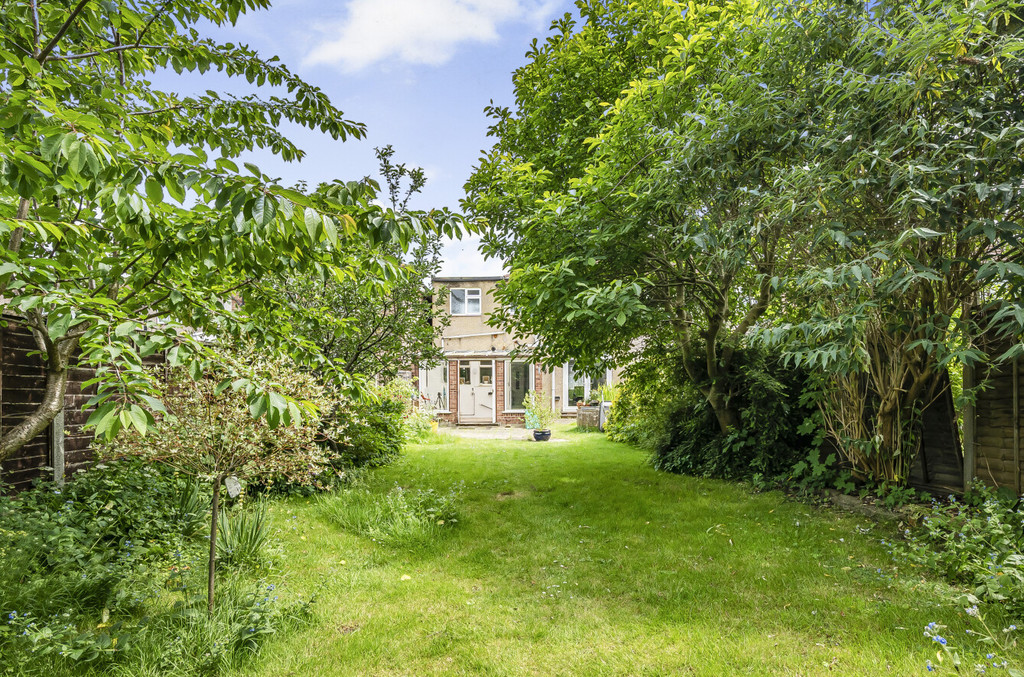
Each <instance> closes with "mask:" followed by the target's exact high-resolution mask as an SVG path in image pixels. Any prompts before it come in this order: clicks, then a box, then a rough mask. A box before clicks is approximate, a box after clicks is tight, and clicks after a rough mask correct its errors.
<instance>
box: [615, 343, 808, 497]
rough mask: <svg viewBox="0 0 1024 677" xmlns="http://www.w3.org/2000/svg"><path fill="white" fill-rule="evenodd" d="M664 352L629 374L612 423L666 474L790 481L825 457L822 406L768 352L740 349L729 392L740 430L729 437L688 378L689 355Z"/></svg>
mask: <svg viewBox="0 0 1024 677" xmlns="http://www.w3.org/2000/svg"><path fill="white" fill-rule="evenodd" d="M660 348H662V346H659V349H656V350H651V351H650V352H648V354H647V357H646V359H643V360H640V361H638V362H637V363H635V364H634V365H633V366H631V367H630V368H629V369H628V370H627V373H626V380H625V382H624V384H623V386H622V387H621V389H620V395H619V397H618V400H617V402H616V404H615V406H614V407H613V408H612V414H611V420H610V422H609V425H608V432H609V435H610V436H611V438H612V439H614V440H617V441H621V442H628V443H630V444H634V445H637V446H639V447H641V448H643V449H646V450H648V451H650V452H651V461H652V463H653V464H654V466H655V467H656V468H658V469H660V470H666V471H669V472H680V473H686V474H689V475H695V476H697V477H719V478H726V479H739V478H751V477H753V476H755V475H756V476H760V477H762V478H767V479H774V478H777V477H779V476H784V477H785V476H789V475H790V474H791V473H792V471H793V468H794V466H795V465H796V464H797V463H799V462H801V461H803V460H804V459H805V458H806V457H807V456H808V455H815V456H816V455H817V454H818V453H819V450H820V443H821V439H820V435H816V432H817V430H818V426H817V425H816V415H817V409H816V406H815V402H814V399H813V393H812V390H811V385H810V384H809V383H808V381H807V377H806V376H805V375H804V374H803V373H802V372H800V371H799V370H793V369H790V368H787V367H786V366H784V365H783V364H782V363H781V362H780V361H779V360H778V359H776V358H770V357H769V356H768V355H767V354H766V353H765V352H764V351H762V350H754V349H749V350H745V351H740V352H739V353H738V354H737V357H736V358H735V361H734V375H733V378H732V379H731V381H730V383H731V386H730V387H731V390H730V391H729V392H728V393H727V397H728V398H729V399H730V406H731V407H733V408H735V409H736V411H737V412H738V414H739V425H738V426H737V427H735V428H731V429H730V430H729V431H728V432H724V433H723V432H722V430H721V428H720V427H719V425H718V421H717V419H716V417H715V414H714V411H712V409H711V407H710V405H709V404H708V402H707V399H706V398H705V397H704V396H703V394H702V393H701V392H700V389H699V387H697V386H696V385H694V384H692V383H691V382H690V381H689V379H688V377H687V373H688V370H687V369H686V368H685V367H684V366H683V364H681V362H682V360H684V359H686V358H685V357H682V356H673V355H671V354H668V353H667V352H665V351H662V350H660ZM655 353H657V354H655Z"/></svg>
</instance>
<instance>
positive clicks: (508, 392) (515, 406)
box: [505, 361, 533, 411]
mask: <svg viewBox="0 0 1024 677" xmlns="http://www.w3.org/2000/svg"><path fill="white" fill-rule="evenodd" d="M506 364H507V366H508V373H507V374H506V375H505V410H506V411H510V410H511V411H514V410H522V409H524V408H525V407H524V405H523V398H525V397H526V393H528V392H529V391H531V390H533V363H531V362H519V361H512V362H507V363H506Z"/></svg>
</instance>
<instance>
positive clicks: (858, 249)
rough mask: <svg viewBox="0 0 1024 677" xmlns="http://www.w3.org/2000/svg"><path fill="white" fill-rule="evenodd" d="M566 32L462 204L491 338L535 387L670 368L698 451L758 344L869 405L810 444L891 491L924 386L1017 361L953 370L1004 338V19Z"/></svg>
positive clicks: (815, 19)
mask: <svg viewBox="0 0 1024 677" xmlns="http://www.w3.org/2000/svg"><path fill="white" fill-rule="evenodd" d="M578 7H579V9H580V13H581V16H583V17H584V18H585V19H587V23H586V24H585V25H583V26H582V27H580V28H578V29H576V28H575V26H569V27H568V28H566V26H567V24H566V23H564V22H562V23H556V25H555V27H554V35H553V36H552V37H551V38H550V39H549V40H548V41H547V42H546V43H545V44H544V46H543V47H542V48H539V49H538V50H536V51H535V52H534V53H532V54H531V60H530V62H529V63H528V64H527V65H525V66H524V67H522V68H521V69H520V70H518V71H517V72H516V73H515V75H514V79H515V82H516V103H515V106H514V107H513V109H511V110H501V111H498V113H497V114H496V121H495V124H494V126H493V127H492V133H493V134H494V135H495V136H496V137H497V140H496V143H495V146H494V148H493V149H492V150H491V151H490V152H488V153H487V154H486V155H485V156H484V157H483V158H482V159H481V161H480V165H479V167H478V168H477V170H476V171H475V173H474V175H473V176H472V177H471V179H470V181H469V183H468V184H467V192H468V200H467V207H468V208H469V209H471V210H472V211H473V212H474V213H475V214H477V215H478V216H481V217H483V218H485V219H487V221H488V222H489V224H490V225H491V227H492V229H491V231H490V232H489V234H488V235H487V238H486V241H487V245H488V247H489V251H490V252H491V253H492V254H493V255H496V256H499V257H501V258H502V259H503V260H504V262H505V263H506V265H507V266H508V267H509V268H510V269H511V271H512V272H511V276H510V279H509V281H508V283H507V284H506V285H504V287H503V288H502V289H501V290H500V291H499V295H500V296H501V297H502V299H503V300H504V301H505V305H506V307H511V308H515V310H516V312H515V313H514V314H506V315H503V316H500V317H499V318H498V319H499V321H500V322H503V323H505V324H507V325H510V326H516V327H517V328H518V329H520V330H521V331H523V332H525V333H533V334H537V335H539V336H540V337H541V345H540V349H541V350H542V351H543V353H544V355H545V357H546V358H547V359H548V360H549V361H551V362H561V361H564V360H566V359H570V358H575V359H576V360H577V361H578V362H580V363H581V364H584V365H587V364H596V363H597V362H599V361H600V360H601V359H604V358H611V359H613V360H616V361H625V360H627V359H629V357H630V355H631V354H633V351H634V350H635V349H636V347H637V346H646V347H647V348H650V346H652V345H657V346H661V347H662V348H663V349H664V350H666V351H673V352H678V353H679V354H680V355H681V357H682V363H683V364H684V365H685V366H686V370H687V373H688V374H689V377H690V379H691V380H692V382H693V383H694V384H696V385H697V386H698V387H699V388H700V389H701V391H702V393H703V394H704V395H705V397H706V398H707V400H708V404H709V406H710V407H711V408H712V409H713V410H714V412H715V414H716V416H717V418H718V421H719V424H720V426H721V428H722V430H723V431H725V430H728V429H729V428H731V427H734V426H736V425H737V424H738V423H739V421H738V419H737V417H736V412H735V411H734V410H733V407H731V406H730V401H731V400H733V399H734V398H733V395H734V394H735V393H734V392H733V387H734V384H733V383H732V382H731V379H730V374H731V369H732V366H733V365H732V360H733V357H734V355H735V354H736V350H737V348H738V347H740V346H741V345H742V343H743V342H744V341H752V340H759V339H765V340H769V341H771V342H772V343H774V344H776V345H780V346H783V347H784V348H785V349H786V350H787V351H789V353H790V355H791V356H792V358H793V359H794V360H795V361H797V360H798V361H799V362H800V363H801V364H809V365H810V366H811V367H813V368H815V369H820V370H822V371H823V372H826V373H828V374H829V375H831V376H833V377H835V378H849V382H848V383H847V384H846V385H847V386H850V387H851V388H854V389H855V390H856V388H862V387H864V384H868V386H867V387H865V388H864V389H862V390H857V391H856V394H855V396H853V397H852V398H850V402H849V403H847V404H843V403H840V402H836V401H833V402H826V404H825V405H824V406H825V409H826V411H827V412H831V413H832V414H835V415H836V416H834V417H833V418H832V419H831V420H832V423H831V425H830V431H831V432H832V433H833V437H834V438H835V439H836V441H837V443H838V444H840V446H841V448H843V449H844V450H845V451H846V452H847V454H848V458H850V459H851V460H852V459H854V457H856V456H857V455H858V454H866V455H868V456H871V457H872V458H873V459H884V460H883V461H882V462H880V463H875V462H874V461H872V462H871V463H866V464H862V465H860V466H858V468H859V469H860V470H861V471H863V472H864V473H865V474H869V475H874V476H876V477H877V478H879V479H882V480H884V481H894V480H898V479H899V478H901V477H903V476H905V473H906V470H907V469H908V467H909V460H911V459H912V458H913V454H912V453H910V449H911V448H912V447H908V445H912V437H913V434H914V430H915V428H914V425H915V423H914V418H915V416H916V413H915V412H918V411H919V410H920V407H921V406H922V403H926V402H927V401H928V399H929V395H930V394H931V393H933V391H934V384H935V379H934V376H935V374H936V373H937V372H938V371H939V370H941V369H945V368H947V367H948V366H949V365H951V364H954V363H959V362H964V363H970V362H972V361H978V360H982V359H1001V358H1007V357H1009V356H1012V355H1013V354H1015V353H1016V352H1019V351H1020V349H1021V346H1020V343H1019V341H1018V342H1017V343H1016V346H1015V347H1014V348H1013V350H1012V351H1011V352H1010V353H1006V354H1004V355H986V354H984V352H983V351H981V350H979V349H978V346H977V337H978V336H979V335H980V334H981V333H983V332H985V331H993V330H994V331H1002V332H1005V333H1008V334H1010V335H1013V334H1014V333H1015V332H1016V333H1019V332H1020V330H1021V327H1022V326H1024V309H1022V307H1021V305H1020V293H1019V290H1020V283H1021V281H1022V279H1024V268H1021V265H1020V260H1021V241H1020V233H1021V230H1022V229H1021V211H1020V210H1021V206H1020V192H1021V189H1022V181H1021V176H1022V175H1024V171H1022V170H1024V168H1022V166H1021V154H1020V153H1019V148H1020V145H1021V144H1022V143H1024V141H1022V140H1024V118H1022V114H1021V110H1024V108H1022V106H1021V99H1020V97H1021V94H1020V90H1019V82H1020V81H1021V74H1022V73H1021V60H1020V58H1019V54H1020V50H1021V49H1022V48H1024V40H1022V35H1021V21H1020V10H1021V5H1020V3H1019V2H1016V1H1014V0H999V1H996V2H988V3H966V4H964V3H947V2H938V1H933V0H922V1H919V2H913V3H873V4H871V5H868V6H862V5H858V4H856V3H848V2H840V1H835V2H832V1H829V0H821V1H818V0H809V1H807V2H799V3H769V4H765V3H754V2H747V1H744V0H734V1H732V2H724V3H716V4H713V5H712V4H702V3H685V4H684V3H674V2H664V3H658V2H651V3H634V4H629V5H623V4H619V3H616V2H607V3H596V2H586V3H579V4H578ZM610 17H611V18H612V19H610ZM609 25H614V26H634V27H635V28H633V29H631V30H623V31H616V30H609V28H608V27H609ZM591 44H596V45H600V46H601V48H600V49H597V50H596V52H597V53H599V54H600V56H601V58H600V59H598V60H595V61H594V62H593V63H588V62H587V61H586V59H585V58H581V54H584V53H587V52H588V51H589V50H588V48H587V47H586V46H587V45H591ZM601 49H603V50H604V51H601ZM603 63H607V64H609V65H608V66H607V67H602V64H603ZM592 95H593V96H595V97H597V99H596V100H595V99H593V98H591V96H592ZM553 111H556V112H557V114H558V115H560V117H559V118H558V121H557V122H550V121H547V120H546V118H547V117H548V116H549V115H551V114H552V112H553ZM493 112H494V111H492V113H493ZM538 129H541V130H547V131H548V132H549V133H550V134H557V135H559V136H560V140H559V141H558V142H557V143H556V142H555V141H553V139H552V138H545V137H544V136H543V135H539V134H535V133H533V130H538ZM856 384H860V385H856ZM833 385H834V386H835V387H833V388H832V389H831V390H832V391H833V392H838V391H840V390H841V388H839V387H838V384H833ZM837 412H842V413H837ZM855 466H856V462H855Z"/></svg>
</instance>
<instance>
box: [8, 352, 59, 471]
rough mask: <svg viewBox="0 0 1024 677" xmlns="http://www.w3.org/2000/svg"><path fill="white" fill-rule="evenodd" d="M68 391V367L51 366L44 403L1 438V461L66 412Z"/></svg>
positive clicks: (47, 375) (48, 372)
mask: <svg viewBox="0 0 1024 677" xmlns="http://www.w3.org/2000/svg"><path fill="white" fill-rule="evenodd" d="M67 389H68V369H67V365H66V364H61V365H50V366H49V368H48V369H47V370H46V391H45V392H44V394H43V401H42V403H40V405H39V406H38V407H36V410H35V411H33V412H32V413H31V414H29V415H28V416H27V417H25V419H24V420H23V421H22V422H21V423H19V424H18V425H16V426H14V427H13V428H11V429H10V430H8V431H7V433H5V434H4V435H3V436H2V437H0V461H3V460H6V459H8V458H10V457H11V456H12V455H14V454H15V453H16V452H17V451H18V450H19V449H21V448H22V447H23V446H25V445H26V444H27V443H28V442H29V441H30V440H32V438H34V437H35V436H36V435H38V434H39V433H41V432H43V431H44V430H46V426H48V425H50V422H51V421H53V418H54V416H56V415H57V413H58V412H60V411H63V410H64V395H65V393H67Z"/></svg>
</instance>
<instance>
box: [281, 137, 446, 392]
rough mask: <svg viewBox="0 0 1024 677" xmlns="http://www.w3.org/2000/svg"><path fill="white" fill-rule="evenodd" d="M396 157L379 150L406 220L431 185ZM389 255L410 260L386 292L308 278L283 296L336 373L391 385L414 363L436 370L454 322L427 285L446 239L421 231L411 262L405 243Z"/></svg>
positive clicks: (387, 248)
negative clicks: (450, 323) (444, 338)
mask: <svg viewBox="0 0 1024 677" xmlns="http://www.w3.org/2000/svg"><path fill="white" fill-rule="evenodd" d="M393 157H394V150H393V149H392V148H391V146H387V147H385V148H378V149H377V158H378V160H379V162H380V168H381V175H382V176H383V177H384V181H385V184H386V186H387V195H388V198H389V200H390V203H391V209H392V210H394V212H395V213H396V214H406V213H408V211H409V209H408V205H409V200H410V198H411V197H412V196H413V195H415V194H416V193H418V192H419V191H420V190H421V189H422V187H423V185H424V184H425V183H426V179H425V177H424V175H423V171H422V170H421V169H418V168H409V167H406V165H404V164H395V163H393V162H392V158H393ZM406 180H408V183H407V184H406V183H405V182H406ZM382 249H383V251H384V252H386V253H387V254H389V255H390V256H392V257H394V258H395V259H396V260H401V261H402V262H403V265H402V267H401V269H400V270H399V273H398V278H397V279H396V280H394V281H393V283H392V284H391V285H390V286H389V287H388V288H386V289H382V288H381V287H380V285H375V284H370V285H367V284H366V283H365V281H363V280H357V279H345V280H342V281H338V280H336V279H333V278H328V279H323V278H317V277H315V276H312V275H306V276H302V277H295V278H292V279H290V280H289V281H288V283H287V284H286V285H283V286H282V287H281V289H280V293H281V294H282V295H283V296H284V297H286V302H287V306H288V308H289V309H290V311H291V312H292V317H291V322H292V323H293V324H294V326H295V330H296V331H297V332H299V333H300V334H301V335H302V336H304V337H305V338H307V339H308V340H310V341H311V342H312V343H313V344H314V345H315V346H316V347H317V349H318V350H319V351H320V352H321V353H322V354H323V355H324V356H325V357H326V358H327V359H329V360H331V361H332V362H333V363H334V365H335V366H336V368H338V369H340V370H341V371H343V372H344V373H346V374H360V375H363V376H366V377H370V378H378V379H391V378H394V377H395V376H396V374H397V373H398V371H399V370H402V369H407V368H408V367H409V366H410V365H412V364H426V365H429V366H433V365H435V364H437V363H439V362H440V361H441V360H442V359H443V356H444V353H443V351H442V350H441V348H440V342H439V340H438V339H440V338H441V334H442V332H443V330H444V327H445V326H446V324H447V322H448V320H447V316H442V315H441V314H439V313H438V312H437V308H436V307H435V304H434V301H433V300H432V298H431V292H430V289H429V288H428V287H427V286H426V285H425V284H424V280H425V279H427V278H430V277H432V276H434V275H437V273H438V272H439V271H440V269H441V237H440V236H439V235H438V234H437V233H431V232H424V233H421V234H420V235H419V236H418V237H416V238H415V241H414V242H412V243H410V249H411V251H409V253H408V254H407V255H406V256H403V251H402V246H401V244H400V243H397V242H394V243H389V244H388V245H384V246H383V247H382ZM295 311H299V313H296V312H295Z"/></svg>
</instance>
